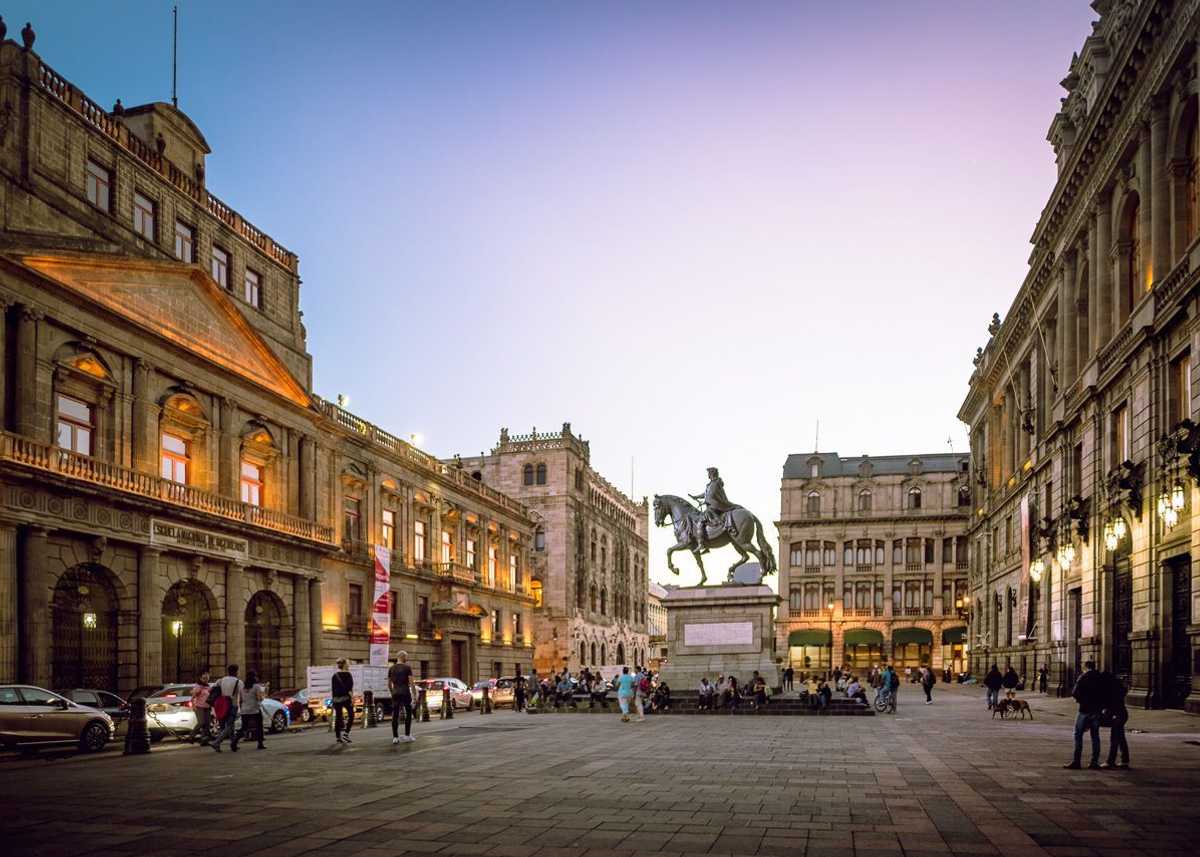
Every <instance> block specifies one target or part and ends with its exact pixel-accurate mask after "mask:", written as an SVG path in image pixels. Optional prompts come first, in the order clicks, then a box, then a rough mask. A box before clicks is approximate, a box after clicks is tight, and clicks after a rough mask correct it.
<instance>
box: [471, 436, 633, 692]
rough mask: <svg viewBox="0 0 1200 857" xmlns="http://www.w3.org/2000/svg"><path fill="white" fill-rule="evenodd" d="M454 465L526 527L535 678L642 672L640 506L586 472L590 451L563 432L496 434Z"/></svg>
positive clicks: (602, 480)
mask: <svg viewBox="0 0 1200 857" xmlns="http://www.w3.org/2000/svg"><path fill="white" fill-rule="evenodd" d="M456 464H458V465H459V466H461V467H462V468H463V469H464V470H465V471H466V472H468V473H470V474H471V475H472V476H475V477H477V478H479V479H480V480H482V482H483V484H484V485H487V486H491V487H493V488H495V489H497V490H499V491H501V492H503V493H504V494H506V495H508V496H510V497H515V498H517V499H518V500H520V501H521V502H522V503H525V504H526V505H527V506H528V507H529V509H530V510H531V514H532V515H533V518H534V520H535V522H536V526H535V530H534V551H533V558H534V563H535V572H534V574H535V580H534V584H533V585H534V591H535V595H536V598H537V604H538V609H537V610H536V611H535V612H534V638H535V640H536V643H535V646H536V648H535V652H534V666H536V667H537V669H538V671H539V672H546V671H553V670H561V669H562V668H564V667H566V668H568V669H570V670H571V671H572V672H575V671H577V670H579V669H581V668H582V667H592V668H595V667H604V666H615V665H625V664H628V665H630V666H641V665H643V664H645V663H646V658H647V657H648V652H647V646H648V642H649V638H648V635H647V615H646V611H647V598H648V595H647V593H648V589H649V585H650V574H649V570H648V566H647V563H646V557H647V545H646V533H647V529H648V527H649V523H650V513H649V506H648V505H647V503H646V500H645V499H643V500H642V501H641V502H635V501H634V500H632V499H631V498H630V497H628V496H626V495H625V494H624V493H622V492H621V491H620V490H619V489H618V488H617V487H616V486H614V485H612V484H611V483H610V482H608V480H606V479H605V478H604V477H603V476H601V475H600V474H599V473H597V472H596V470H595V469H593V468H592V466H591V447H590V445H589V443H588V441H586V440H583V439H582V438H580V437H578V436H576V435H575V434H573V433H572V431H571V424H570V423H563V427H562V430H561V431H557V432H539V431H537V430H536V429H535V430H534V431H532V432H531V433H530V434H526V435H510V434H509V432H508V429H501V430H500V442H499V443H498V444H496V446H495V447H494V448H493V449H492V451H491V453H490V454H488V455H484V456H476V457H473V458H463V459H456Z"/></svg>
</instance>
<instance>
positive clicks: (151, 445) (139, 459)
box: [133, 360, 159, 684]
mask: <svg viewBox="0 0 1200 857" xmlns="http://www.w3.org/2000/svg"><path fill="white" fill-rule="evenodd" d="M153 376H154V366H152V365H151V364H150V363H149V362H148V361H146V360H137V361H135V362H134V366H133V469H134V470H137V471H140V472H142V473H153V474H156V475H157V473H158V462H157V461H156V460H155V458H156V457H157V451H158V425H157V424H158V406H157V405H155V403H154V402H153V401H152V399H151V396H152V395H153V394H152V392H151V389H150V388H151V381H152V379H153ZM158 680H159V679H158V678H155V679H154V681H158ZM142 683H143V684H145V682H142Z"/></svg>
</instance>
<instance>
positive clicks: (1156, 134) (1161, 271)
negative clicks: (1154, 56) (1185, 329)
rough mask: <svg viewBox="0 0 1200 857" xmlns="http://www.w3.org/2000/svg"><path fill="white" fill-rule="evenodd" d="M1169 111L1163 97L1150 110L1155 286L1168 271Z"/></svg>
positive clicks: (1152, 255)
mask: <svg viewBox="0 0 1200 857" xmlns="http://www.w3.org/2000/svg"><path fill="white" fill-rule="evenodd" d="M1168 126H1169V123H1168V113H1167V101H1166V98H1164V97H1160V98H1157V99H1155V101H1154V105H1153V107H1152V108H1151V110H1150V188H1151V190H1150V242H1151V243H1150V247H1151V264H1152V265H1153V280H1152V282H1153V283H1154V284H1155V285H1157V284H1158V283H1160V282H1162V280H1163V278H1164V277H1166V276H1167V274H1169V273H1170V272H1171V191H1170V184H1169V180H1168V176H1167V168H1168V164H1167V133H1168Z"/></svg>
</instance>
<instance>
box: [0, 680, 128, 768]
mask: <svg viewBox="0 0 1200 857" xmlns="http://www.w3.org/2000/svg"><path fill="white" fill-rule="evenodd" d="M112 737H113V721H112V718H111V717H109V716H108V715H107V714H105V713H104V712H103V711H100V710H99V709H96V708H89V707H88V706H86V705H80V704H78V703H76V702H72V701H71V700H69V699H67V698H66V697H64V696H59V695H58V694H57V693H53V692H51V691H49V690H44V689H43V688H40V687H33V686H31V685H23V684H22V685H13V684H8V685H0V745H3V746H6V747H18V748H19V747H29V746H34V745H52V744H76V745H78V746H79V749H80V750H84V751H86V752H90V753H94V752H96V751H98V750H103V749H104V745H105V744H107V743H108V742H109V741H110V740H112Z"/></svg>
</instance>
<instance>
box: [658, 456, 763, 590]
mask: <svg viewBox="0 0 1200 857" xmlns="http://www.w3.org/2000/svg"><path fill="white" fill-rule="evenodd" d="M688 496H689V497H691V498H692V499H693V500H696V501H698V502H699V503H700V506H699V508H697V507H696V506H694V505H692V503H690V502H689V501H687V500H685V499H683V498H682V497H676V496H675V495H674V494H661V495H659V494H655V495H654V525H655V526H656V527H662V526H665V525H666V521H667V518H670V519H671V525H672V526H673V527H674V528H675V541H676V544H675V546H674V547H671V548H668V549H667V568H669V569H671V571H672V572H674V573H675V574H679V569H677V568H676V567H675V565H674V564H673V563H672V562H671V554H673V553H675V551H680V550H689V551H691V552H692V556H693V557H695V558H696V565H697V566H698V567H699V568H700V585H701V586H703V585H704V584H705V582H706V581H707V580H708V576H707V574H706V573H705V571H704V560H703V559H701V556H702V555H703V554H706V553H708V551H709V548H721V547H724V546H725V545H733V549H734V550H736V551H737V552H738V561H737V562H735V563H734V564H733V565H731V566H730V567H729V578H728V581H727V582H730V583H732V582H733V573H734V572H735V571H737V569H738V567H739V566H741V565H743V564H745V563H746V562H747V561H749V559H750V554H754V556H755V557H757V558H758V562H759V565H761V566H762V573H763V575H764V576H765V575H768V574H774V573H775V571H776V570H777V569H776V566H775V554H774V552H773V551H772V550H771V545H770V544H768V543H767V540H766V537H765V536H763V528H762V523H761V522H760V521H759V520H758V518H756V517H755V516H754V515H753V514H752V513H751V512H749V511H748V510H746V509H745V508H743V507H741V506H739V505H737V504H736V503H733V502H730V500H729V498H728V497H726V496H725V482H724V481H723V480H722V479H721V476H720V474H719V473H717V468H715V467H710V468H708V485H707V486H706V487H705V489H704V493H703V494H689V495H688ZM756 542H757V544H756Z"/></svg>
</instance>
